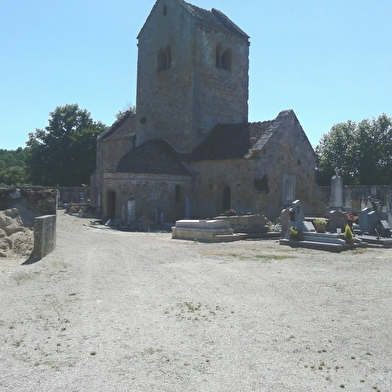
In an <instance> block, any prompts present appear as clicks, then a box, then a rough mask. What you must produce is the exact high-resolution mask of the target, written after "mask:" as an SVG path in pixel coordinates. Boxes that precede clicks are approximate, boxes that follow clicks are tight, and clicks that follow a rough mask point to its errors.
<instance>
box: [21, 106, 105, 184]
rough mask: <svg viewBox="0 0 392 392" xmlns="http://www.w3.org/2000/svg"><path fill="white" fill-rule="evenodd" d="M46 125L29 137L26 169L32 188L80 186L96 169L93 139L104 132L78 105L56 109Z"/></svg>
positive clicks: (99, 124)
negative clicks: (35, 186) (33, 186)
mask: <svg viewBox="0 0 392 392" xmlns="http://www.w3.org/2000/svg"><path fill="white" fill-rule="evenodd" d="M50 116H51V117H50V119H49V125H48V126H47V127H45V129H36V131H35V132H34V133H29V140H28V142H27V143H26V144H27V146H28V147H29V155H28V158H27V168H28V172H29V175H30V178H31V181H32V183H33V184H35V185H50V186H55V185H57V184H59V185H60V186H80V185H82V184H83V183H85V184H86V183H89V177H90V174H91V173H92V172H93V171H94V169H95V155H96V138H97V136H98V135H99V134H100V133H101V132H103V131H105V130H106V126H105V125H104V124H102V123H101V122H95V121H93V119H92V118H91V115H90V113H89V112H88V111H87V110H86V109H84V110H82V109H79V106H78V105H77V104H67V105H65V106H58V107H57V108H56V109H55V110H54V111H53V112H51V113H50Z"/></svg>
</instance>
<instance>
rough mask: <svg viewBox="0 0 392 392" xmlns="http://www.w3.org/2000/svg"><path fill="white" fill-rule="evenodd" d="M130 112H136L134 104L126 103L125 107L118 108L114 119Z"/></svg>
mask: <svg viewBox="0 0 392 392" xmlns="http://www.w3.org/2000/svg"><path fill="white" fill-rule="evenodd" d="M129 112H131V113H132V114H135V113H136V106H132V105H128V107H127V109H125V110H119V111H118V112H117V113H116V114H115V115H114V116H115V117H116V121H118V120H121V119H122V118H123V117H124V116H125V115H126V114H128V113H129Z"/></svg>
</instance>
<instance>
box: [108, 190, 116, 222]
mask: <svg viewBox="0 0 392 392" xmlns="http://www.w3.org/2000/svg"><path fill="white" fill-rule="evenodd" d="M107 196H108V198H107V207H108V208H107V217H108V218H109V219H113V218H115V217H116V191H108V193H107Z"/></svg>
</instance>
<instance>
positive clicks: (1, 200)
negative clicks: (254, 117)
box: [0, 188, 57, 215]
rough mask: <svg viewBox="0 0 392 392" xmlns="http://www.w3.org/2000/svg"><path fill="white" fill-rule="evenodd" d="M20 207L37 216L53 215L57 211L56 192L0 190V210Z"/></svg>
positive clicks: (50, 190) (31, 189)
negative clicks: (17, 205)
mask: <svg viewBox="0 0 392 392" xmlns="http://www.w3.org/2000/svg"><path fill="white" fill-rule="evenodd" d="M16 204H19V205H22V206H23V207H25V208H27V209H28V210H29V211H32V212H35V213H38V214H45V215H46V214H55V213H56V209H57V190H56V189H39V190H35V189H33V188H2V189H0V210H6V209H7V208H12V207H14V206H15V205H16Z"/></svg>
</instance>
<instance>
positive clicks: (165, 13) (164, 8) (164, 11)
mask: <svg viewBox="0 0 392 392" xmlns="http://www.w3.org/2000/svg"><path fill="white" fill-rule="evenodd" d="M166 15H167V5H166V4H165V5H164V6H163V16H166Z"/></svg>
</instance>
